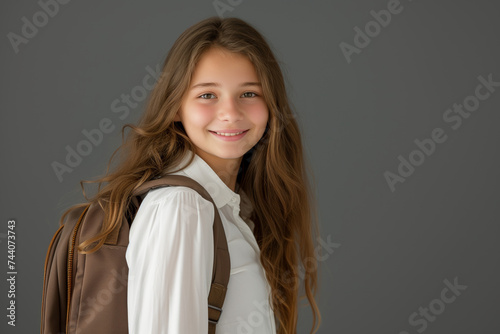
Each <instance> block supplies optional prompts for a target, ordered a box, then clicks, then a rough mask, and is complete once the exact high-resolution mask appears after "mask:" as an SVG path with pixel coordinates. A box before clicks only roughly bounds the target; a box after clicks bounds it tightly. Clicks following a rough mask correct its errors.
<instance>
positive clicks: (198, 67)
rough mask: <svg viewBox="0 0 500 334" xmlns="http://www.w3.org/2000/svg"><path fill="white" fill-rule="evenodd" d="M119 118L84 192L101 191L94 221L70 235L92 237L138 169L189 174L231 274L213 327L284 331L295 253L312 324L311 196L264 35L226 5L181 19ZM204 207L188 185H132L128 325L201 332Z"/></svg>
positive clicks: (204, 325) (295, 278)
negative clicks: (218, 223)
mask: <svg viewBox="0 0 500 334" xmlns="http://www.w3.org/2000/svg"><path fill="white" fill-rule="evenodd" d="M126 127H129V128H130V129H131V133H130V135H129V136H128V138H127V140H126V141H125V143H124V144H123V147H122V148H121V149H122V150H123V152H124V154H123V155H122V161H121V163H120V164H118V165H117V167H116V169H115V170H114V171H113V172H111V173H109V172H108V173H107V175H106V176H105V177H103V178H101V179H99V180H97V181H95V182H99V184H102V183H106V185H105V187H103V188H102V189H100V190H99V191H98V193H97V195H96V196H95V198H94V199H92V200H93V201H99V203H106V205H104V210H105V212H106V218H107V219H106V221H105V223H104V224H105V227H107V228H105V229H104V230H103V232H101V233H100V234H98V235H96V236H95V237H93V238H91V239H88V240H86V241H84V242H82V243H81V244H80V246H79V249H80V250H83V248H85V247H86V246H88V245H90V244H91V243H93V242H94V241H99V243H97V245H96V246H95V247H100V245H102V242H103V241H104V239H105V238H106V236H107V234H109V232H110V231H111V230H112V229H113V227H114V226H116V224H117V223H118V222H119V221H121V219H122V218H123V212H124V211H125V208H126V206H127V203H128V199H129V197H130V195H131V193H132V191H133V190H134V189H136V188H137V187H139V186H140V185H141V184H143V183H144V182H145V181H147V180H150V179H152V178H154V177H158V176H161V175H166V174H179V175H185V176H188V177H190V178H192V179H194V180H195V181H197V182H198V183H200V184H201V185H202V186H203V187H204V188H205V189H206V190H207V191H208V192H209V194H210V195H211V196H212V198H213V200H214V202H215V204H216V207H217V210H218V211H219V214H220V217H221V220H222V223H223V226H224V231H225V233H226V238H227V241H228V247H229V253H230V258H231V276H230V280H229V285H228V290H227V294H226V298H225V301H224V307H223V312H222V314H221V316H220V319H219V322H218V324H217V327H216V330H217V333H263V334H264V333H280V334H284V333H296V326H297V317H298V301H299V299H298V290H299V287H300V284H299V283H300V282H299V266H301V265H302V266H304V267H305V273H300V274H303V278H304V291H305V295H306V296H307V299H308V301H309V303H310V305H311V309H312V311H313V316H314V322H313V328H312V330H311V333H315V332H316V331H317V327H319V324H320V322H321V316H320V312H319V309H318V306H317V304H316V302H315V299H314V295H315V294H316V290H317V270H316V269H317V261H316V257H315V255H316V254H315V248H314V242H313V238H314V233H318V226H317V222H316V219H315V217H316V215H315V211H314V210H311V209H313V203H314V201H313V200H312V192H311V191H310V189H309V185H308V182H307V173H306V169H305V162H304V158H303V148H302V143H301V137H300V132H299V128H298V125H297V123H296V121H295V120H294V118H293V115H292V112H291V109H290V106H289V102H288V98H287V95H286V90H285V85H284V80H283V76H282V73H281V70H280V68H279V64H278V63H277V61H276V59H275V57H274V55H273V53H272V51H271V49H270V47H269V45H268V44H267V43H266V41H265V39H264V38H263V37H262V36H261V35H260V34H259V33H258V32H257V31H256V30H255V29H254V28H253V27H252V26H250V25H249V24H247V23H246V22H244V21H242V20H240V19H236V18H227V19H220V18H217V17H213V18H209V19H206V20H203V21H201V22H199V23H198V24H195V25H193V26H192V27H190V28H189V29H187V30H186V31H185V32H184V33H182V34H181V36H180V37H179V38H178V39H177V41H176V42H175V43H174V45H173V46H172V48H171V50H170V52H169V53H168V55H167V58H166V60H165V62H164V65H163V69H162V76H161V77H160V78H159V80H158V81H157V83H156V85H155V87H154V89H153V91H152V93H151V96H150V97H149V100H148V104H147V106H146V111H145V113H144V115H143V116H142V118H141V120H140V122H139V124H138V125H137V126H133V125H126V126H124V128H123V130H125V128H126ZM113 156H114V155H113ZM112 159H113V157H112ZM110 164H111V161H110ZM108 170H109V169H108ZM214 210H215V209H214V206H213V205H212V204H211V203H210V202H208V201H206V200H205V199H204V198H202V197H201V195H199V194H198V193H197V192H196V191H195V190H193V189H191V188H188V187H166V188H159V189H155V190H152V191H150V192H149V193H148V194H147V195H146V196H145V198H144V200H143V201H142V204H141V206H140V208H139V210H138V212H137V214H136V215H135V218H134V220H133V224H132V227H131V229H130V236H129V240H130V242H129V245H128V248H127V253H126V259H127V264H128V266H129V281H128V291H127V293H128V296H127V298H128V301H127V302H128V322H129V331H130V333H169V334H170V333H176V334H179V333H189V334H192V333H207V331H208V322H207V317H208V315H207V296H208V291H209V288H210V280H211V275H212V264H213V234H212V226H213V219H214ZM90 251H91V250H90ZM301 276H302V275H301Z"/></svg>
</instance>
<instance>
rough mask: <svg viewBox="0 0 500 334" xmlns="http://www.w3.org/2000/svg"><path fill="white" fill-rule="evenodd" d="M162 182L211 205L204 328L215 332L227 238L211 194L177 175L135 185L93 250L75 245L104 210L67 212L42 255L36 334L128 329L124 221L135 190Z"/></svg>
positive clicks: (97, 226) (95, 228)
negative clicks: (118, 218) (120, 216)
mask: <svg viewBox="0 0 500 334" xmlns="http://www.w3.org/2000/svg"><path fill="white" fill-rule="evenodd" d="M168 186H185V187H189V188H192V189H194V190H196V191H197V192H198V193H199V194H200V195H201V196H203V198H204V199H206V200H208V201H210V202H212V204H213V205H214V207H215V220H214V225H213V233H214V234H213V235H214V264H213V272H212V286H211V288H210V293H209V296H208V318H209V319H207V320H208V332H209V333H210V334H215V326H216V325H217V322H218V320H219V318H220V315H221V313H222V305H223V304H224V299H225V296H226V289H227V284H228V282H229V274H230V268H231V264H230V259H229V251H228V246H227V240H226V236H225V233H224V228H223V226H222V221H221V219H220V216H219V212H218V210H217V206H216V205H215V203H214V202H213V200H212V198H211V196H210V195H209V194H208V192H207V191H206V190H205V189H204V188H203V187H202V186H201V185H200V184H199V183H198V182H196V181H194V180H193V179H191V178H189V177H186V176H182V175H168V176H165V177H162V178H160V179H155V180H151V181H147V182H145V183H144V184H143V185H142V186H140V187H139V188H138V189H136V190H135V191H134V193H133V195H132V198H131V205H130V208H129V217H128V219H127V220H126V219H124V222H123V223H122V224H121V226H118V227H117V228H116V229H115V230H114V231H113V232H112V233H111V234H109V235H108V237H107V238H106V241H105V243H104V244H103V246H102V247H101V248H100V249H99V250H97V251H96V252H94V253H91V254H81V253H80V252H78V249H77V246H78V244H79V243H80V242H81V240H86V239H88V238H89V237H91V236H94V235H95V234H97V233H98V232H99V231H100V230H101V226H102V222H103V217H104V211H103V210H102V209H101V208H100V207H99V206H97V205H94V204H92V205H90V204H89V205H87V206H85V207H80V208H77V209H75V210H73V211H71V212H70V214H68V216H67V218H66V219H65V221H64V223H63V224H62V225H61V226H60V227H59V229H58V230H57V232H56V233H55V234H54V237H53V238H52V241H51V242H50V245H49V248H48V252H47V257H46V259H45V269H44V282H43V296H42V321H41V333H42V334H56V333H78V334H86V333H92V334H95V333H128V317H127V280H128V266H127V262H126V259H125V252H126V250H127V245H128V242H129V239H128V237H129V228H130V226H129V224H131V222H132V219H133V217H134V215H135V213H136V212H137V210H138V208H139V205H140V202H141V200H142V197H141V195H143V194H146V193H147V192H148V191H149V190H151V189H155V188H159V187H168ZM166 279H167V278H166ZM165 298H167V296H165Z"/></svg>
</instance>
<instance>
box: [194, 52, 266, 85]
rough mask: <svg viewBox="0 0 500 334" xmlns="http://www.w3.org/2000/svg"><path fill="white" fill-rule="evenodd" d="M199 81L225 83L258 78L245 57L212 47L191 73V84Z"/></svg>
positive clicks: (252, 66)
mask: <svg viewBox="0 0 500 334" xmlns="http://www.w3.org/2000/svg"><path fill="white" fill-rule="evenodd" d="M200 80H208V81H220V80H222V81H226V82H227V83H232V82H242V81H257V80H258V76H257V72H256V71H255V67H254V65H253V63H252V62H251V61H250V59H248V57H247V56H245V55H243V54H240V53H235V52H231V51H228V50H226V49H223V48H218V47H212V48H210V49H208V50H207V51H205V52H204V53H203V54H202V55H201V57H200V59H199V61H198V63H197V64H196V67H195V69H194V72H193V77H192V83H193V84H196V83H198V81H200Z"/></svg>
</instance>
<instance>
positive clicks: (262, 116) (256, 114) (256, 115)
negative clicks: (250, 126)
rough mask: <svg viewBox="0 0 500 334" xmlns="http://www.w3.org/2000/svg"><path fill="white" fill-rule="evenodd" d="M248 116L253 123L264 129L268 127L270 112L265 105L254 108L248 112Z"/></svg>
mask: <svg viewBox="0 0 500 334" xmlns="http://www.w3.org/2000/svg"><path fill="white" fill-rule="evenodd" d="M248 115H249V117H250V119H251V121H252V123H254V124H255V125H257V126H262V127H265V126H266V123H267V121H268V119H269V111H268V109H267V106H266V104H265V103H262V104H257V105H254V106H252V107H251V108H250V109H249V110H248Z"/></svg>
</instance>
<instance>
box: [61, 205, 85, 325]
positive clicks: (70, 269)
mask: <svg viewBox="0 0 500 334" xmlns="http://www.w3.org/2000/svg"><path fill="white" fill-rule="evenodd" d="M89 207H90V205H88V206H87V207H86V208H85V210H83V212H82V215H81V216H80V218H79V219H78V222H77V223H76V225H75V228H74V229H73V236H72V237H71V245H70V247H69V251H68V283H67V286H68V292H67V294H68V301H67V304H66V307H67V309H66V333H69V332H68V331H69V323H68V322H69V310H70V306H71V304H70V302H71V288H72V283H73V257H74V249H75V242H76V235H77V233H78V228H79V227H80V224H81V223H82V221H83V217H84V216H85V213H87V211H88V209H89Z"/></svg>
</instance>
